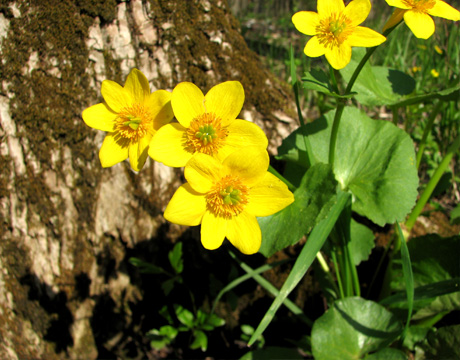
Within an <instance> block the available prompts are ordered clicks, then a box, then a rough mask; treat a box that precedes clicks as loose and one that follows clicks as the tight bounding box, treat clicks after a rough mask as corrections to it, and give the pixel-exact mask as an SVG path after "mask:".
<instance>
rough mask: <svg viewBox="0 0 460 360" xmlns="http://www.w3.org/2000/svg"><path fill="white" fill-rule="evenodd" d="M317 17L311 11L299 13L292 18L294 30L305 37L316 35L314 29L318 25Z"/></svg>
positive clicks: (318, 19)
mask: <svg viewBox="0 0 460 360" xmlns="http://www.w3.org/2000/svg"><path fill="white" fill-rule="evenodd" d="M319 21H320V18H319V15H318V13H315V12H313V11H299V12H297V13H295V14H294V15H293V16H292V23H293V24H294V26H295V28H296V29H297V30H299V31H300V32H301V33H303V34H306V35H310V36H313V35H316V27H317V26H318V25H319Z"/></svg>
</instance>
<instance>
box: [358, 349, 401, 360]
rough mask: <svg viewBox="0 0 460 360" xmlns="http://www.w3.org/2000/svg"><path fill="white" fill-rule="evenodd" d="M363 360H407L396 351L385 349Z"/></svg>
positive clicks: (399, 351)
mask: <svg viewBox="0 0 460 360" xmlns="http://www.w3.org/2000/svg"><path fill="white" fill-rule="evenodd" d="M364 359H365V360H407V355H406V354H405V353H404V352H402V351H401V350H398V349H392V348H386V349H382V350H379V351H377V352H376V353H373V354H370V355H367V356H366V357H365V358H364Z"/></svg>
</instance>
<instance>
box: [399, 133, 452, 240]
mask: <svg viewBox="0 0 460 360" xmlns="http://www.w3.org/2000/svg"><path fill="white" fill-rule="evenodd" d="M459 148H460V135H459V136H457V138H456V139H455V140H454V142H453V143H452V144H451V145H450V146H449V148H448V149H447V152H446V155H445V156H444V158H443V159H442V161H441V163H440V164H439V166H438V168H437V169H436V170H435V172H434V174H433V176H432V177H431V179H430V181H428V184H427V185H426V187H425V190H424V191H423V193H422V195H420V198H419V199H418V201H417V204H416V205H415V207H414V208H413V209H412V212H411V214H410V215H409V217H408V219H407V221H406V228H407V231H408V232H410V231H411V230H412V227H413V226H414V224H415V222H416V221H417V218H418V216H419V215H420V214H421V212H422V211H423V208H424V207H425V204H426V203H427V202H428V200H429V199H430V197H431V194H432V193H433V191H434V189H435V187H436V185H437V184H438V182H439V180H441V177H442V175H443V174H444V172H445V171H446V170H447V168H448V166H449V163H450V161H451V160H452V157H453V156H454V154H455V153H456V152H457V151H458V149H459Z"/></svg>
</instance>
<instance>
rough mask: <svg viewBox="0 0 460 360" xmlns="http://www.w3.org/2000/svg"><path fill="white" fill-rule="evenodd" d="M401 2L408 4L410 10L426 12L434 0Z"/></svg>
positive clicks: (404, 0) (406, 0)
mask: <svg viewBox="0 0 460 360" xmlns="http://www.w3.org/2000/svg"><path fill="white" fill-rule="evenodd" d="M403 3H404V4H406V5H407V6H410V7H411V8H412V10H415V11H417V12H422V13H426V12H427V11H428V10H430V9H431V8H432V7H433V6H434V5H435V3H436V1H435V0H403Z"/></svg>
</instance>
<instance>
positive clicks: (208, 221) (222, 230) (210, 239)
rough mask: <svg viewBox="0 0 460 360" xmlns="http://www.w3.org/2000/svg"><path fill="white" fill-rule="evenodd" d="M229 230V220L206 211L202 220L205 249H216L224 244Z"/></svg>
mask: <svg viewBox="0 0 460 360" xmlns="http://www.w3.org/2000/svg"><path fill="white" fill-rule="evenodd" d="M226 232H227V220H226V219H225V218H223V217H220V216H215V215H214V214H213V213H211V212H210V211H206V212H205V214H204V216H203V221H202V222H201V243H202V244H203V246H204V248H205V249H208V250H215V249H217V248H218V247H220V246H221V245H222V243H223V242H224V239H225V234H226Z"/></svg>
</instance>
